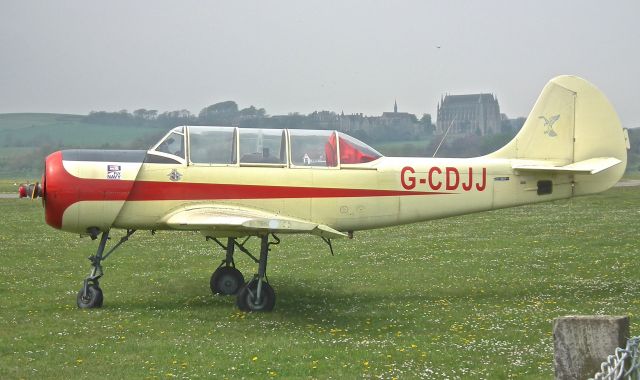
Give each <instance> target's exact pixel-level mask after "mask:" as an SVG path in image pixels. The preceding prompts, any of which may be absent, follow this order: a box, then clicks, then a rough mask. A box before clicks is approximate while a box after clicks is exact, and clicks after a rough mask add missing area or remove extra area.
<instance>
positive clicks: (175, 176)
mask: <svg viewBox="0 0 640 380" xmlns="http://www.w3.org/2000/svg"><path fill="white" fill-rule="evenodd" d="M168 175H169V179H170V180H172V181H173V182H177V181H180V180H181V179H182V174H180V173H179V172H178V169H171V173H169V174H168Z"/></svg>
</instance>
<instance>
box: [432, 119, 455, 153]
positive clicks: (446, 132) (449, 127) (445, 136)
mask: <svg viewBox="0 0 640 380" xmlns="http://www.w3.org/2000/svg"><path fill="white" fill-rule="evenodd" d="M455 121H456V118H455V117H454V118H453V120H451V123H449V126H448V127H447V130H446V131H444V135H443V136H442V140H440V144H438V146H437V147H436V151H435V152H433V156H431V157H435V156H436V154H438V149H440V147H441V146H442V143H443V142H444V139H446V138H447V134H448V133H449V130H450V129H451V126H452V125H453V123H454V122H455Z"/></svg>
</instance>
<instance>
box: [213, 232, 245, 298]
mask: <svg viewBox="0 0 640 380" xmlns="http://www.w3.org/2000/svg"><path fill="white" fill-rule="evenodd" d="M207 240H213V241H215V242H216V243H218V245H220V246H221V247H222V248H223V249H224V250H225V251H226V253H227V254H226V256H225V258H224V260H222V263H220V265H219V266H218V268H217V269H216V270H215V271H214V272H213V274H212V275H211V280H210V281H209V285H210V287H211V292H212V293H213V294H221V295H224V296H232V295H235V294H237V293H238V291H239V290H240V288H241V287H242V285H243V284H244V276H243V275H242V272H240V271H239V270H238V269H236V263H235V262H234V261H233V253H234V250H235V247H236V246H238V247H239V248H240V250H243V251H244V250H245V248H244V243H245V242H246V240H245V241H244V242H242V243H240V244H238V242H236V239H235V238H228V239H227V245H226V246H225V245H223V244H222V243H221V242H220V241H219V240H218V239H216V238H212V237H210V236H207ZM249 256H251V254H249ZM251 257H253V256H251Z"/></svg>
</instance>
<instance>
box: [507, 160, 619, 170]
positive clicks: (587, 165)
mask: <svg viewBox="0 0 640 380" xmlns="http://www.w3.org/2000/svg"><path fill="white" fill-rule="evenodd" d="M621 162H622V161H620V160H618V159H617V158H614V157H598V158H590V159H588V160H584V161H579V162H575V163H573V164H569V165H564V166H552V165H548V164H544V163H541V164H538V163H531V164H529V163H514V164H513V165H512V166H511V167H512V168H513V169H515V170H520V171H530V172H557V173H565V174H597V173H600V172H601V171H604V170H607V169H609V168H610V167H613V166H615V165H618V164H619V163H621Z"/></svg>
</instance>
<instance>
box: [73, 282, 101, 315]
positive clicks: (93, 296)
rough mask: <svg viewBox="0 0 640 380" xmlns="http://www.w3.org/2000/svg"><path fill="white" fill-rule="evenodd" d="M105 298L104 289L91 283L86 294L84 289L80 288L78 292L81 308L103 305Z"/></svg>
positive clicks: (78, 302)
mask: <svg viewBox="0 0 640 380" xmlns="http://www.w3.org/2000/svg"><path fill="white" fill-rule="evenodd" d="M103 300H104V297H103V296H102V289H100V288H99V287H98V286H96V285H89V286H88V287H87V294H86V296H85V295H84V289H80V291H79V292H78V298H77V304H78V307H79V308H81V309H93V308H96V307H102V301H103Z"/></svg>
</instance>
